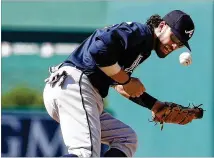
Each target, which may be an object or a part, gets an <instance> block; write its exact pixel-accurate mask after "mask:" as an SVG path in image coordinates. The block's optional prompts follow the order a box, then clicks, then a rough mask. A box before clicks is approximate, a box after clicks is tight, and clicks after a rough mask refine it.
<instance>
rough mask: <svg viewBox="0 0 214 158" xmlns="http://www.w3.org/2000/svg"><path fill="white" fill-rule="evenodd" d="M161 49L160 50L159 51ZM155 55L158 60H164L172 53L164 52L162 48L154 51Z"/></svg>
mask: <svg viewBox="0 0 214 158" xmlns="http://www.w3.org/2000/svg"><path fill="white" fill-rule="evenodd" d="M161 48H162V49H161ZM155 51H156V54H157V56H158V57H159V58H165V57H166V56H168V55H169V54H170V53H172V51H170V52H168V51H166V50H164V48H163V47H159V48H158V49H155Z"/></svg>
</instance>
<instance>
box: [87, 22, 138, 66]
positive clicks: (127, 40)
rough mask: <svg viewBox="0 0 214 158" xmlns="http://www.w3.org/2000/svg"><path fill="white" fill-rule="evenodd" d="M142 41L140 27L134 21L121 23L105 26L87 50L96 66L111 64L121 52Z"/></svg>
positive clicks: (117, 58) (115, 61)
mask: <svg viewBox="0 0 214 158" xmlns="http://www.w3.org/2000/svg"><path fill="white" fill-rule="evenodd" d="M140 42H142V35H141V31H140V28H139V27H138V26H137V24H136V23H121V24H120V25H116V26H112V27H109V28H106V29H105V31H104V32H103V33H101V34H100V35H98V36H97V37H96V39H95V41H94V42H93V43H92V44H91V46H90V48H89V51H90V53H91V55H92V57H93V58H94V60H95V62H96V64H97V66H99V67H105V66H111V65H113V64H115V63H117V61H118V60H119V58H120V56H121V55H122V54H123V52H124V51H125V50H126V49H128V48H129V47H132V46H134V45H137V44H139V43H140Z"/></svg>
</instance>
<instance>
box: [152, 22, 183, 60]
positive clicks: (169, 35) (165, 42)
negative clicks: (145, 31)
mask: <svg viewBox="0 0 214 158" xmlns="http://www.w3.org/2000/svg"><path fill="white" fill-rule="evenodd" d="M155 34H156V36H157V38H156V45H155V51H156V53H157V55H158V56H159V57H160V58H165V57H166V56H167V55H169V54H170V53H171V52H172V51H174V50H176V49H178V48H181V47H183V43H181V42H180V41H179V39H178V38H177V37H176V36H175V35H174V34H173V32H172V31H171V28H170V27H169V26H168V25H167V24H166V23H165V22H161V23H160V25H159V26H158V28H157V29H156V31H155Z"/></svg>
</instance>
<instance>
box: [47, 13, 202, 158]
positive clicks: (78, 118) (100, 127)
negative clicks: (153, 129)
mask: <svg viewBox="0 0 214 158" xmlns="http://www.w3.org/2000/svg"><path fill="white" fill-rule="evenodd" d="M193 33H194V23H193V21H192V19H191V17H190V16H189V15H188V14H186V13H184V12H183V11H180V10H173V11H171V12H169V13H168V14H167V15H166V16H164V17H163V18H161V17H160V16H159V15H156V14H155V15H153V16H151V17H150V18H149V19H148V20H147V22H146V23H145V24H142V23H138V22H123V23H120V24H115V25H112V26H109V27H105V28H102V29H97V30H96V31H94V33H93V34H92V35H91V36H90V37H88V38H87V39H86V40H85V41H83V42H82V43H81V44H80V46H79V47H78V48H77V49H76V50H74V51H73V52H72V53H71V54H70V56H69V57H68V58H67V59H66V60H65V61H64V62H63V63H61V64H59V65H58V66H56V67H51V68H50V69H49V71H50V72H51V75H50V77H49V78H47V79H46V80H45V81H46V86H45V89H44V93H43V97H44V104H45V107H46V109H47V112H48V114H49V115H50V116H51V117H52V118H53V119H54V120H56V121H57V122H59V123H60V126H61V130H62V135H63V139H64V142H65V145H66V146H67V148H68V153H69V154H68V155H65V156H68V157H100V150H101V149H100V148H101V143H104V144H108V145H109V146H110V148H109V150H108V151H107V152H106V153H105V154H104V156H105V157H132V156H134V154H135V152H136V149H137V136H136V133H135V131H134V130H133V129H132V128H131V127H129V126H128V125H126V124H124V123H123V122H121V121H120V120H118V119H116V118H114V117H113V116H111V115H110V114H109V113H107V112H105V111H104V110H103V98H105V97H106V96H107V95H108V90H109V88H110V87H111V88H114V89H115V90H116V91H117V92H118V93H120V94H121V95H123V96H124V97H126V98H128V99H129V100H131V101H133V102H135V103H137V104H139V105H141V106H142V107H145V108H148V109H150V110H151V112H152V117H153V121H155V122H158V123H160V124H161V125H162V124H163V123H174V124H182V125H184V124H187V123H189V122H191V121H192V120H193V119H198V118H202V116H203V109H202V108H199V106H200V105H199V106H194V107H184V106H182V105H178V104H176V103H170V102H161V101H159V100H158V99H156V98H154V97H152V96H151V95H150V94H148V93H147V92H146V88H145V87H144V85H143V83H141V81H140V80H139V79H138V78H136V77H133V76H132V72H133V71H134V69H135V68H136V67H137V66H138V65H140V64H141V63H143V62H144V61H145V60H146V59H147V58H148V57H149V56H150V54H151V51H152V50H154V51H155V52H156V54H157V55H158V56H159V57H160V58H165V57H166V56H167V55H169V54H170V53H171V52H172V51H174V50H176V49H179V48H181V47H183V46H186V47H187V48H188V49H189V50H190V46H189V44H188V40H189V39H190V38H191V37H192V35H193Z"/></svg>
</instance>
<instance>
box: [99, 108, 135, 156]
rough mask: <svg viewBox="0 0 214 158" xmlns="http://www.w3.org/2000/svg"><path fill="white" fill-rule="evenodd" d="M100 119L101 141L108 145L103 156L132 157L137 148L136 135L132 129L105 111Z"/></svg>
mask: <svg viewBox="0 0 214 158" xmlns="http://www.w3.org/2000/svg"><path fill="white" fill-rule="evenodd" d="M100 121H101V141H102V142H103V143H105V144H108V145H109V146H110V149H109V150H108V151H107V152H106V153H105V155H104V156H105V157H125V156H127V157H132V156H134V153H135V152H136V149H137V136H136V133H135V132H134V130H133V129H132V128H131V127H129V126H128V125H126V124H124V123H123V122H121V121H120V120H118V119H116V118H114V117H113V116H112V115H110V114H109V113H107V112H103V113H102V114H101V117H100Z"/></svg>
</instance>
